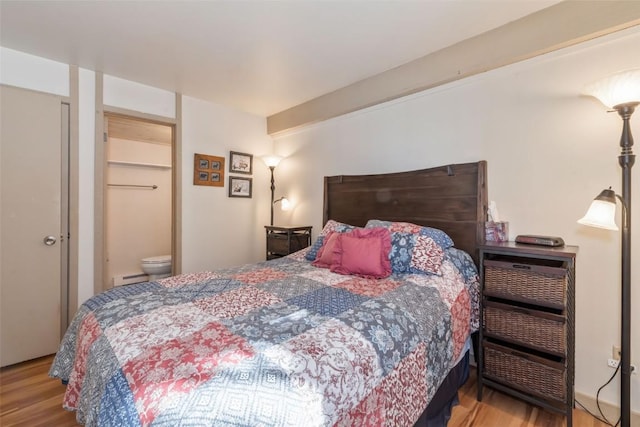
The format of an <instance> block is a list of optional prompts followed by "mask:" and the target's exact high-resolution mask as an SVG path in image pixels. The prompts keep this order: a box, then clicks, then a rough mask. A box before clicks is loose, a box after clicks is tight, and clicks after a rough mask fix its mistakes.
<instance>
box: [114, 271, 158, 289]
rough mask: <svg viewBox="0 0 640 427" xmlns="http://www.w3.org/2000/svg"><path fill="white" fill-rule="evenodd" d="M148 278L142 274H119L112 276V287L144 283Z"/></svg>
mask: <svg viewBox="0 0 640 427" xmlns="http://www.w3.org/2000/svg"><path fill="white" fill-rule="evenodd" d="M148 280H149V276H147V275H146V274H144V273H133V274H119V275H117V276H113V286H122V285H131V284H133V283H140V282H146V281H148Z"/></svg>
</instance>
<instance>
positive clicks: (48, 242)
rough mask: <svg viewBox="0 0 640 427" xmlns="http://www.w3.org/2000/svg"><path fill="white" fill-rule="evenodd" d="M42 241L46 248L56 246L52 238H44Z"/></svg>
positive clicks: (54, 239)
mask: <svg viewBox="0 0 640 427" xmlns="http://www.w3.org/2000/svg"><path fill="white" fill-rule="evenodd" d="M42 241H43V242H44V244H45V245H47V246H53V245H55V244H56V238H55V237H54V236H46V237H45V238H44V239H42Z"/></svg>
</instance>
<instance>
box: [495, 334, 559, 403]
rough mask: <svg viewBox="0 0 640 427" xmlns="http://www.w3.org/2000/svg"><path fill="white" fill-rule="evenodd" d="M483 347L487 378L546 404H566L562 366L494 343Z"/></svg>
mask: <svg viewBox="0 0 640 427" xmlns="http://www.w3.org/2000/svg"><path fill="white" fill-rule="evenodd" d="M483 346H484V367H485V376H487V377H489V378H493V379H495V380H497V381H500V382H502V383H505V384H506V385H508V386H510V387H513V388H516V389H519V390H521V391H524V392H526V393H529V394H534V395H538V396H539V397H542V398H544V399H547V400H548V399H552V400H556V401H561V402H564V401H565V399H566V390H567V388H566V370H565V369H564V366H563V365H562V364H561V363H557V362H552V361H549V360H546V359H542V358H539V357H536V356H532V355H529V354H526V353H521V352H519V351H517V350H513V349H510V348H507V347H502V346H500V345H495V344H492V343H487V342H485V343H484V344H483Z"/></svg>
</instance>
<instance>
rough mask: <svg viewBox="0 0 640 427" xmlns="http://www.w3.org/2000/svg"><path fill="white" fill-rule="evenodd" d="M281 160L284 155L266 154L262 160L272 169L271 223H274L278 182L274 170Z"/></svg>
mask: <svg viewBox="0 0 640 427" xmlns="http://www.w3.org/2000/svg"><path fill="white" fill-rule="evenodd" d="M281 160H282V157H280V156H264V157H263V158H262V161H263V162H264V164H265V165H267V167H268V168H269V170H270V171H271V222H270V223H269V224H270V225H273V205H274V204H275V203H276V200H274V193H275V190H276V184H275V180H274V178H273V171H274V170H275V169H276V166H278V165H279V164H280V161H281ZM282 199H283V198H281V199H278V200H277V201H282ZM287 202H288V200H287ZM282 205H284V203H282Z"/></svg>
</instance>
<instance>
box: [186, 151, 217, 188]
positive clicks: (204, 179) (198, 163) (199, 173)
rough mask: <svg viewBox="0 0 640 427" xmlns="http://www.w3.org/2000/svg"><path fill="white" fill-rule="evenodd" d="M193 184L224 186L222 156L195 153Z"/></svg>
mask: <svg viewBox="0 0 640 427" xmlns="http://www.w3.org/2000/svg"><path fill="white" fill-rule="evenodd" d="M193 185H208V186H210V187H224V157H219V156H209V155H208V154H198V153H196V154H195V155H194V159H193Z"/></svg>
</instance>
